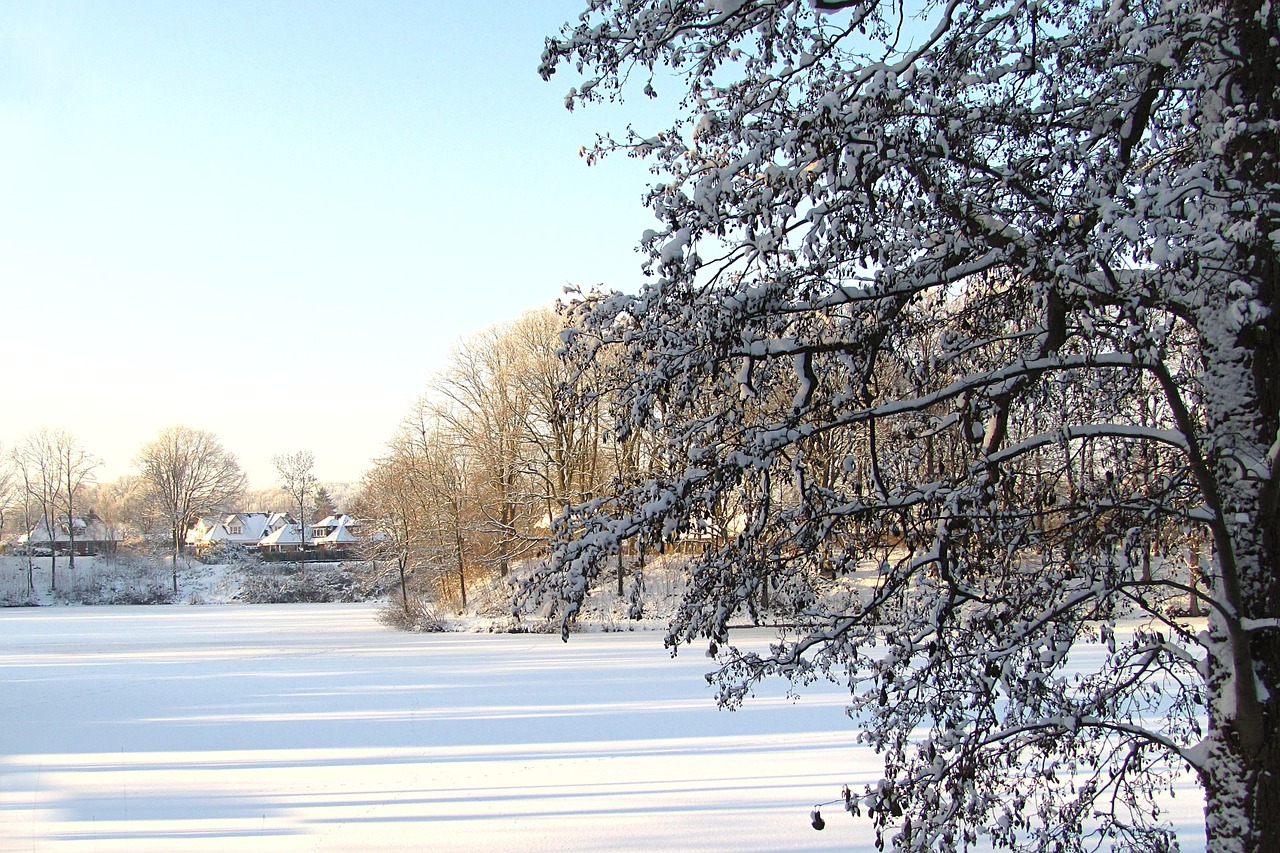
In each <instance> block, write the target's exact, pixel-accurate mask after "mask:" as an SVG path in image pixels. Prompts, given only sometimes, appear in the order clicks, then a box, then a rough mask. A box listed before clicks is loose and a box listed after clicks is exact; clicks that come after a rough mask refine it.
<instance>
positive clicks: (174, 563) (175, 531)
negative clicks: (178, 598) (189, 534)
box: [170, 524, 181, 595]
mask: <svg viewBox="0 0 1280 853" xmlns="http://www.w3.org/2000/svg"><path fill="white" fill-rule="evenodd" d="M178 526H179V525H176V524H175V525H174V526H173V554H172V557H173V559H172V561H171V563H170V565H171V568H172V569H173V594H174V595H177V594H178V552H179V550H181V546H180V545H179V544H178Z"/></svg>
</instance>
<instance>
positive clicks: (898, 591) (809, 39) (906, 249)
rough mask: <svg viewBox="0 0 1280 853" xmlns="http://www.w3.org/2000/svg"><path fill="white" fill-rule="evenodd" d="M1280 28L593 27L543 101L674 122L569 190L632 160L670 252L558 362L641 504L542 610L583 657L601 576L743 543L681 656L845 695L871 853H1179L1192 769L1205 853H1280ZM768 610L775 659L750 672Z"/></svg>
mask: <svg viewBox="0 0 1280 853" xmlns="http://www.w3.org/2000/svg"><path fill="white" fill-rule="evenodd" d="M1278 14H1280V7H1277V6H1273V5H1272V3H1270V2H1269V0H1240V2H1230V3H1228V2H1224V0H1183V2H1142V0H1107V2H1101V0H1096V2H1090V0H947V2H924V3H920V4H909V5H904V4H898V3H882V2H877V0H593V2H591V3H590V6H589V9H588V11H587V12H585V13H584V15H583V17H582V19H581V21H580V22H579V23H578V24H576V25H573V26H570V27H567V28H566V29H565V30H564V32H563V33H562V34H561V35H560V36H559V37H557V38H553V39H550V40H549V41H548V43H547V48H546V51H545V54H544V60H543V65H542V73H543V74H544V76H550V75H551V74H552V73H553V72H555V71H556V70H557V69H558V68H561V67H563V66H568V67H570V68H572V69H574V70H576V72H577V73H578V74H579V75H580V76H581V78H582V79H581V80H580V81H575V82H576V83H577V85H576V86H575V88H574V89H572V90H571V91H570V93H569V96H568V99H567V103H568V105H569V106H571V107H572V106H574V105H577V104H579V103H582V102H591V101H599V100H603V99H608V98H617V97H624V96H627V95H629V94H630V93H631V91H632V89H633V88H634V89H635V90H636V91H637V92H643V93H644V94H646V95H649V96H658V95H660V94H661V92H660V91H659V90H663V89H664V88H666V87H668V86H675V87H678V89H679V92H680V101H679V105H680V108H679V114H680V117H679V118H678V119H677V120H676V121H675V123H674V124H673V125H672V126H671V127H669V128H666V129H663V130H660V131H656V132H646V133H639V132H634V131H633V132H631V133H630V134H629V135H628V136H627V137H625V138H620V139H613V138H610V137H607V136H606V137H602V138H601V139H600V141H599V143H598V144H597V145H596V146H594V147H593V148H591V149H590V150H588V151H587V152H586V155H587V156H588V158H589V159H594V158H597V157H600V156H604V155H607V154H610V153H614V152H625V153H626V154H630V155H634V156H642V157H647V158H650V159H651V161H652V162H653V163H654V169H655V172H656V173H657V174H658V175H659V178H660V179H659V180H658V181H657V182H655V184H654V185H653V186H652V187H651V189H650V192H649V195H648V203H649V205H650V206H651V207H652V208H653V210H654V212H655V214H656V216H657V218H658V220H659V223H660V224H659V226H658V227H656V228H655V229H654V230H652V231H650V232H647V233H646V234H645V235H644V237H643V239H642V245H643V247H644V248H645V249H646V250H647V253H648V261H647V264H646V271H647V272H648V273H649V274H650V277H649V278H648V280H647V281H646V283H645V284H644V285H643V287H642V289H641V290H640V291H639V292H638V293H635V294H631V295H625V294H619V293H600V292H596V293H588V294H585V295H583V297H582V298H581V300H580V301H579V303H578V306H577V314H576V322H577V323H578V324H579V331H578V333H577V334H576V335H574V336H572V337H571V339H570V340H569V341H568V342H567V346H568V353H569V356H570V358H571V359H573V360H574V361H575V362H576V363H578V364H588V363H590V362H591V361H592V360H593V359H597V358H599V357H600V356H599V354H600V353H602V352H609V351H620V353H621V354H620V356H619V355H615V356H611V357H614V358H618V359H619V361H621V362H629V363H631V364H632V365H634V369H633V370H632V371H631V372H629V373H626V374H620V381H619V382H618V385H617V387H616V388H613V389H610V391H609V393H610V394H611V395H612V394H616V395H617V403H616V405H615V406H614V408H613V414H614V418H615V419H616V429H615V431H616V434H617V436H618V437H619V438H621V439H626V438H627V437H628V436H630V435H632V434H634V433H637V432H639V431H645V432H646V433H649V434H652V435H654V436H657V437H658V438H659V439H660V440H661V449H660V456H661V458H660V459H659V462H660V463H661V469H660V470H661V471H663V472H665V473H663V474H662V475H660V476H649V477H642V478H638V479H636V480H635V481H633V482H631V483H630V484H627V486H626V487H625V488H624V489H623V490H622V494H620V495H618V496H615V497H614V498H613V499H603V498H602V499H600V500H596V501H592V502H588V503H586V504H583V505H581V506H579V507H578V508H576V509H575V510H573V511H572V512H570V513H568V514H566V516H565V518H564V519H563V522H562V525H561V529H560V533H559V538H558V541H557V544H556V546H555V549H554V553H553V555H552V558H551V560H550V561H549V562H548V566H547V568H546V570H545V571H544V572H542V573H541V574H540V575H539V576H538V577H537V578H535V580H534V581H533V582H532V583H531V585H530V587H529V590H528V591H529V593H530V594H532V595H540V596H543V597H549V598H553V599H557V600H559V601H560V602H561V609H562V613H563V615H564V617H565V619H566V620H567V619H571V618H572V617H573V615H574V613H575V612H576V610H577V608H578V607H579V606H580V604H581V602H582V600H583V597H584V596H585V595H586V594H587V592H588V591H589V589H590V588H591V586H592V585H593V584H595V583H597V582H598V581H601V580H603V578H604V576H605V575H604V571H605V569H606V567H607V565H608V561H609V557H610V555H611V554H612V553H615V552H616V550H617V548H618V547H619V546H620V543H622V542H625V541H628V540H634V539H636V538H637V537H644V538H645V539H646V540H649V541H652V540H659V541H666V542H671V541H674V540H677V539H679V538H681V537H682V536H685V535H686V534H687V533H688V532H690V531H693V530H696V529H698V528H699V527H702V526H705V525H706V524H707V523H708V521H709V520H710V519H713V518H715V517H716V516H719V517H721V518H722V519H723V516H724V511H723V508H724V507H726V506H736V507H739V508H740V509H738V510H737V511H736V513H735V515H734V516H733V518H732V519H731V521H732V525H733V530H734V535H733V536H732V537H731V538H730V539H729V541H728V542H727V543H726V544H724V545H723V546H722V547H719V548H714V549H711V550H710V551H709V552H708V553H707V554H706V555H705V556H704V557H702V558H700V559H698V560H696V561H695V563H694V564H693V566H692V568H691V572H692V575H691V579H690V584H689V591H688V594H687V597H686V599H685V601H684V603H683V606H682V608H681V610H680V612H679V615H678V616H677V618H676V620H675V621H674V623H673V624H672V625H671V628H670V634H669V638H668V639H669V642H670V643H671V644H672V645H673V646H674V645H680V644H684V643H688V642H691V641H695V640H699V639H700V638H701V639H707V640H709V642H710V644H711V647H712V649H713V650H715V652H716V653H717V654H718V656H719V660H720V662H721V668H720V670H719V671H718V676H717V677H718V680H719V684H720V687H721V697H722V699H723V700H724V701H726V702H729V703H732V702H736V701H739V700H740V699H741V698H742V697H743V696H744V695H745V694H746V693H747V692H748V691H749V689H750V686H751V684H752V683H753V682H754V681H756V680H757V679H759V678H761V677H765V676H767V675H770V674H781V675H785V676H787V677H790V678H792V679H794V680H796V681H799V682H804V681H805V680H806V679H809V678H811V677H817V676H819V675H822V674H826V675H830V676H834V677H838V678H842V679H848V682H849V684H850V688H851V692H852V709H851V710H852V714H853V716H854V717H855V719H856V720H857V722H858V725H859V726H860V727H861V730H862V735H861V736H862V737H863V738H865V739H866V740H867V741H868V742H869V743H871V744H873V745H874V746H875V747H876V748H877V749H878V750H879V751H880V752H881V753H882V755H883V757H884V762H885V775H884V779H883V780H882V781H881V782H880V783H878V784H876V785H874V786H872V787H871V788H870V789H868V790H867V791H866V792H865V793H864V796H863V797H862V798H860V799H859V800H858V801H857V802H858V803H859V804H860V807H861V808H862V809H865V810H866V812H867V813H868V814H870V815H871V816H872V818H873V820H874V825H875V827H876V831H877V833H882V834H883V836H882V837H883V840H884V841H886V842H888V843H891V844H892V845H893V846H894V847H895V848H897V849H904V850H921V851H923V850H947V849H956V848H962V847H964V846H966V845H967V844H968V843H969V842H970V841H972V840H973V839H974V838H977V837H980V836H985V837H987V838H988V839H989V840H990V841H991V842H993V843H994V844H995V845H996V846H998V847H1011V848H1017V849H1036V850H1058V849H1063V850H1076V849H1084V848H1087V847H1089V846H1090V844H1091V843H1093V842H1090V841H1089V840H1088V839H1089V838H1092V839H1094V842H1097V841H1103V840H1105V839H1114V843H1117V844H1120V845H1123V846H1129V847H1133V848H1140V849H1150V850H1155V849H1167V848H1168V847H1169V845H1171V844H1172V843H1173V839H1172V837H1171V834H1170V831H1169V830H1168V829H1167V827H1166V826H1164V825H1162V822H1161V819H1160V817H1159V815H1158V813H1157V811H1156V810H1155V808H1154V806H1153V794H1154V793H1155V792H1156V791H1158V790H1160V789H1161V788H1162V787H1163V786H1166V785H1167V784H1169V780H1170V778H1171V777H1172V775H1173V774H1175V773H1177V772H1179V771H1180V770H1181V769H1182V768H1190V769H1191V770H1192V771H1193V772H1194V773H1195V774H1197V776H1198V778H1199V780H1200V782H1201V783H1202V785H1203V788H1204V791H1205V795H1206V802H1207V808H1206V821H1205V827H1206V834H1207V838H1208V844H1209V848H1210V849H1211V850H1214V851H1256V850H1280V808H1278V806H1280V738H1277V737H1276V736H1275V733H1276V732H1277V731H1280V618H1278V617H1280V513H1278V512H1277V501H1278V494H1280V479H1278V472H1277V465H1278V457H1280V434H1278V429H1280V317H1278V315H1277V309H1278V308H1280V304H1278V303H1280V28H1278V26H1277V15H1278ZM1188 551H1190V553H1192V554H1193V559H1192V563H1193V566H1192V568H1191V570H1190V571H1188V570H1187V568H1186V554H1187V553H1188ZM832 578H835V581H832V580H831V579H832ZM849 579H852V580H854V581H856V582H857V583H854V584H851V585H848V586H849V587H850V588H851V589H852V590H853V592H852V593H851V594H850V595H849V596H848V597H847V598H846V600H845V603H844V604H843V605H842V606H839V607H837V606H832V605H831V604H830V602H831V601H832V600H833V598H832V595H831V587H832V586H833V585H834V584H836V583H838V582H841V581H845V580H849ZM766 584H767V586H766ZM763 589H771V590H772V591H773V592H774V594H775V601H787V602H790V603H791V611H792V612H790V613H788V614H787V619H786V620H785V621H786V622H787V623H788V624H790V625H793V626H795V629H794V631H793V632H791V633H787V634H784V635H783V636H781V637H780V638H779V641H778V643H777V644H776V645H775V646H774V647H773V649H772V651H771V653H769V654H749V653H746V652H738V651H737V650H735V649H734V648H733V647H731V646H729V645H728V644H727V643H726V638H727V636H728V626H729V623H730V620H731V619H734V618H737V617H738V614H741V613H742V612H743V610H744V609H747V610H751V609H752V608H755V607H756V606H757V604H756V603H757V602H758V601H759V598H760V593H761V591H762V590H763ZM1188 599H1190V600H1192V601H1195V600H1197V599H1198V600H1199V601H1201V602H1203V603H1205V604H1206V605H1207V610H1208V614H1209V616H1208V624H1207V627H1203V626H1202V625H1201V624H1199V623H1196V622H1189V621H1187V620H1185V619H1184V618H1182V617H1181V616H1179V612H1180V610H1181V609H1182V608H1185V607H1186V606H1187V602H1188ZM1123 617H1133V618H1136V619H1137V620H1138V621H1137V623H1136V624H1137V625H1138V627H1137V628H1136V629H1135V630H1132V631H1128V632H1126V631H1124V630H1117V628H1116V625H1117V621H1118V620H1120V619H1121V618H1123ZM1202 628H1203V629H1202ZM1088 639H1093V640H1096V641H1099V642H1100V643H1101V644H1102V648H1103V649H1104V654H1102V655H1101V658H1100V660H1099V661H1098V662H1097V664H1096V666H1091V665H1088V662H1087V661H1083V660H1077V661H1075V662H1073V663H1072V666H1074V667H1077V668H1083V674H1082V675H1080V676H1079V677H1078V678H1075V677H1068V675H1067V670H1066V667H1067V665H1068V658H1069V655H1070V651H1071V649H1073V648H1078V647H1080V644H1081V643H1082V642H1083V641H1085V640H1088Z"/></svg>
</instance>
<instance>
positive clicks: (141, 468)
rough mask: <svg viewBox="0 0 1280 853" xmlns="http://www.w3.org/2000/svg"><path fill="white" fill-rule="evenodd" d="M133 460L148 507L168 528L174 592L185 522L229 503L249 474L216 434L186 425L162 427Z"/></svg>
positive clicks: (227, 506)
mask: <svg viewBox="0 0 1280 853" xmlns="http://www.w3.org/2000/svg"><path fill="white" fill-rule="evenodd" d="M134 464H135V465H136V466H137V468H138V474H139V476H140V478H141V479H142V482H143V484H144V489H145V492H146V495H147V499H148V502H149V503H150V505H151V507H152V511H153V512H154V514H155V515H156V516H157V517H158V518H159V519H161V520H162V521H163V522H164V524H165V526H166V527H167V528H168V530H169V534H170V540H169V541H170V544H171V546H172V553H171V556H172V569H173V591H174V593H177V591H178V553H179V551H181V549H182V540H183V537H184V536H185V535H186V532H187V528H188V527H189V526H190V525H191V524H192V523H193V522H194V521H195V519H196V517H197V516H198V515H201V514H203V513H211V512H221V511H223V510H226V509H228V508H229V506H230V505H231V503H232V502H233V501H235V500H237V499H238V498H239V497H240V496H241V495H242V494H243V493H244V489H245V485H246V484H247V480H246V478H245V475H244V472H243V471H242V470H241V469H240V463H239V461H238V460H237V459H236V457H235V454H234V453H231V452H230V451H228V450H227V449H226V448H224V447H223V446H222V442H221V441H219V440H218V437H217V436H215V435H214V434H213V433H211V432H208V431H206V430H201V429H192V428H191V427H188V426H174V427H169V428H168V429H165V430H163V431H162V432H161V433H160V434H159V435H158V436H156V438H155V440H154V441H151V442H149V443H147V444H145V445H143V446H142V449H141V450H139V451H138V455H137V457H136V458H135V459H134Z"/></svg>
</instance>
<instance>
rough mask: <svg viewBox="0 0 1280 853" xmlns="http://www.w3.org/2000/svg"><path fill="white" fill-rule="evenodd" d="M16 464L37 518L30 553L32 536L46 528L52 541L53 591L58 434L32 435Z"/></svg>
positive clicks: (53, 585) (54, 581)
mask: <svg viewBox="0 0 1280 853" xmlns="http://www.w3.org/2000/svg"><path fill="white" fill-rule="evenodd" d="M14 461H15V462H16V464H17V466H18V469H19V471H20V472H21V474H22V481H23V486H24V489H25V491H26V498H27V500H28V502H29V505H30V506H31V507H32V508H33V509H34V511H35V512H34V513H33V515H35V516H36V525H35V526H29V527H28V528H27V552H28V554H30V552H31V549H32V546H33V543H32V539H33V538H34V537H33V536H32V534H33V533H35V532H36V529H37V528H39V527H43V529H44V532H45V534H46V535H47V536H48V538H49V589H50V591H53V590H56V589H57V588H58V548H57V539H58V524H59V519H58V510H59V496H60V494H61V491H62V468H61V464H62V454H61V453H60V452H59V449H58V438H57V433H56V432H54V431H53V430H50V429H47V428H41V429H38V430H36V431H35V432H32V433H29V434H28V435H27V436H26V437H25V438H23V439H22V441H21V442H20V443H19V444H18V446H17V447H16V448H15V449H14ZM36 514H38V515H36Z"/></svg>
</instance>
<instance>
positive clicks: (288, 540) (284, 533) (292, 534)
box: [259, 524, 310, 548]
mask: <svg viewBox="0 0 1280 853" xmlns="http://www.w3.org/2000/svg"><path fill="white" fill-rule="evenodd" d="M308 532H310V531H308ZM259 544H261V545H262V546H263V547H267V548H269V547H271V546H273V545H298V544H300V539H299V534H298V526H297V525H296V524H286V525H285V526H284V527H280V528H277V529H276V530H273V531H271V532H270V533H268V534H267V535H266V536H264V537H262V542H261V543H259Z"/></svg>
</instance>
